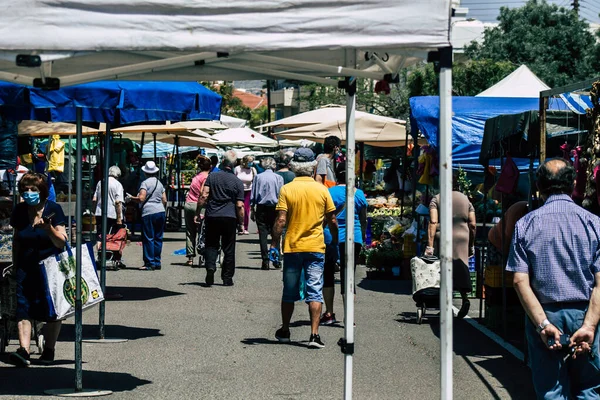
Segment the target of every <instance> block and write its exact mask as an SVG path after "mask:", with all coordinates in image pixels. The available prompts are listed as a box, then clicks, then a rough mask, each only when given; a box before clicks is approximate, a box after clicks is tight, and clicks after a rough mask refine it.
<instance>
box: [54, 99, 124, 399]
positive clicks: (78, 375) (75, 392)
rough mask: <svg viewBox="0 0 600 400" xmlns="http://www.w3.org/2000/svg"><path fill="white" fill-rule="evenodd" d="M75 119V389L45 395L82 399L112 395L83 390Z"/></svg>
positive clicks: (79, 124) (79, 198)
mask: <svg viewBox="0 0 600 400" xmlns="http://www.w3.org/2000/svg"><path fill="white" fill-rule="evenodd" d="M76 118H77V139H76V143H77V145H76V146H77V156H76V157H77V170H76V171H75V190H76V192H77V198H76V200H75V215H76V216H77V218H76V219H75V224H76V228H75V229H76V230H75V232H76V235H77V243H76V246H75V286H76V287H75V388H74V389H72V388H70V389H52V390H46V391H45V393H46V394H49V395H53V396H61V397H82V396H84V393H85V396H86V397H87V396H89V397H91V396H106V395H108V394H112V392H111V391H110V390H95V389H86V390H84V389H83V366H82V364H83V363H82V351H81V350H82V349H81V337H82V330H83V326H82V316H83V315H82V314H83V312H82V303H81V251H82V247H83V246H82V244H83V243H82V239H83V235H82V234H81V228H82V225H83V224H82V222H83V221H82V219H81V214H82V203H83V196H82V195H81V191H82V190H83V184H82V182H81V179H82V172H83V171H82V169H81V165H80V164H81V159H82V157H83V154H82V153H83V152H82V149H81V148H82V144H83V143H82V138H81V136H82V114H81V108H80V107H77V109H76Z"/></svg>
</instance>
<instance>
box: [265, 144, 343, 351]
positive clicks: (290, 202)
mask: <svg viewBox="0 0 600 400" xmlns="http://www.w3.org/2000/svg"><path fill="white" fill-rule="evenodd" d="M315 166H316V162H315V156H314V153H313V152H312V150H310V149H307V148H300V149H298V150H296V152H295V153H294V158H293V160H292V162H291V163H290V167H291V168H292V171H293V172H294V173H295V174H296V179H294V180H293V181H292V182H291V183H288V184H287V185H285V186H284V187H283V188H281V191H280V193H279V201H278V202H277V207H276V210H277V219H276V222H275V226H274V228H273V241H272V243H271V250H270V252H272V253H275V254H278V253H279V241H280V238H281V233H282V232H283V228H284V226H286V224H287V233H286V237H285V243H284V251H285V255H284V263H283V296H282V299H281V319H282V322H283V324H282V327H281V328H280V329H279V330H277V332H275V337H276V338H277V339H278V340H279V341H280V342H289V341H290V320H291V319H292V314H293V313H294V302H296V301H298V300H301V296H300V279H301V278H300V277H301V275H303V276H304V278H305V281H306V290H305V301H306V303H307V304H308V311H309V314H310V324H311V335H310V339H309V342H308V347H314V348H323V347H325V344H323V342H322V341H321V337H320V336H319V317H320V316H321V309H322V305H323V267H324V261H325V241H324V237H323V222H324V221H327V224H328V225H329V229H330V231H331V235H332V236H333V241H334V242H335V243H334V244H335V245H336V246H337V240H338V227H337V222H336V219H335V205H334V204H333V200H332V199H331V195H330V194H329V191H328V190H327V188H326V187H325V186H324V185H322V184H320V183H317V182H315V180H314V179H313V178H312V176H313V174H314V170H315Z"/></svg>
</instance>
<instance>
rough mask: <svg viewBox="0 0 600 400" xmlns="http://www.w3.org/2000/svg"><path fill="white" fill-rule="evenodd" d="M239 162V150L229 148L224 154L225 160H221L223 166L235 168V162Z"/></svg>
mask: <svg viewBox="0 0 600 400" xmlns="http://www.w3.org/2000/svg"><path fill="white" fill-rule="evenodd" d="M236 163H237V152H236V151H235V150H227V151H226V152H225V154H223V160H222V161H221V167H222V168H230V169H233V167H234V166H235V164H236Z"/></svg>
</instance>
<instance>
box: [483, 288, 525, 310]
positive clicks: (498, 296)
mask: <svg viewBox="0 0 600 400" xmlns="http://www.w3.org/2000/svg"><path fill="white" fill-rule="evenodd" d="M484 287H485V301H486V303H487V304H489V305H490V306H501V305H502V288H495V287H490V286H488V285H485V286H484ZM520 304H521V302H520V301H519V296H518V295H517V292H516V291H515V289H513V288H506V305H507V306H520Z"/></svg>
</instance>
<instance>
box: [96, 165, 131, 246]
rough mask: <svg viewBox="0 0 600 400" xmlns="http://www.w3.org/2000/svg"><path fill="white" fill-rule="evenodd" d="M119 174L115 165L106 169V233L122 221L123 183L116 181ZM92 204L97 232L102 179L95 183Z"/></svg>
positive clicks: (100, 215)
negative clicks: (94, 209)
mask: <svg viewBox="0 0 600 400" xmlns="http://www.w3.org/2000/svg"><path fill="white" fill-rule="evenodd" d="M120 176H121V170H120V169H119V167H117V166H116V165H113V166H112V167H110V168H109V170H108V207H107V208H106V233H108V232H110V229H111V228H112V227H113V226H114V225H115V224H117V225H121V224H122V223H123V208H122V207H121V205H122V204H123V199H124V196H123V185H121V183H120V182H119V181H118V179H119V177H120ZM93 201H94V204H95V205H96V212H95V215H96V217H100V218H96V223H97V224H98V234H99V235H100V234H101V232H102V227H101V223H102V220H101V217H102V181H99V182H98V184H97V185H96V193H94V199H93Z"/></svg>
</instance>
